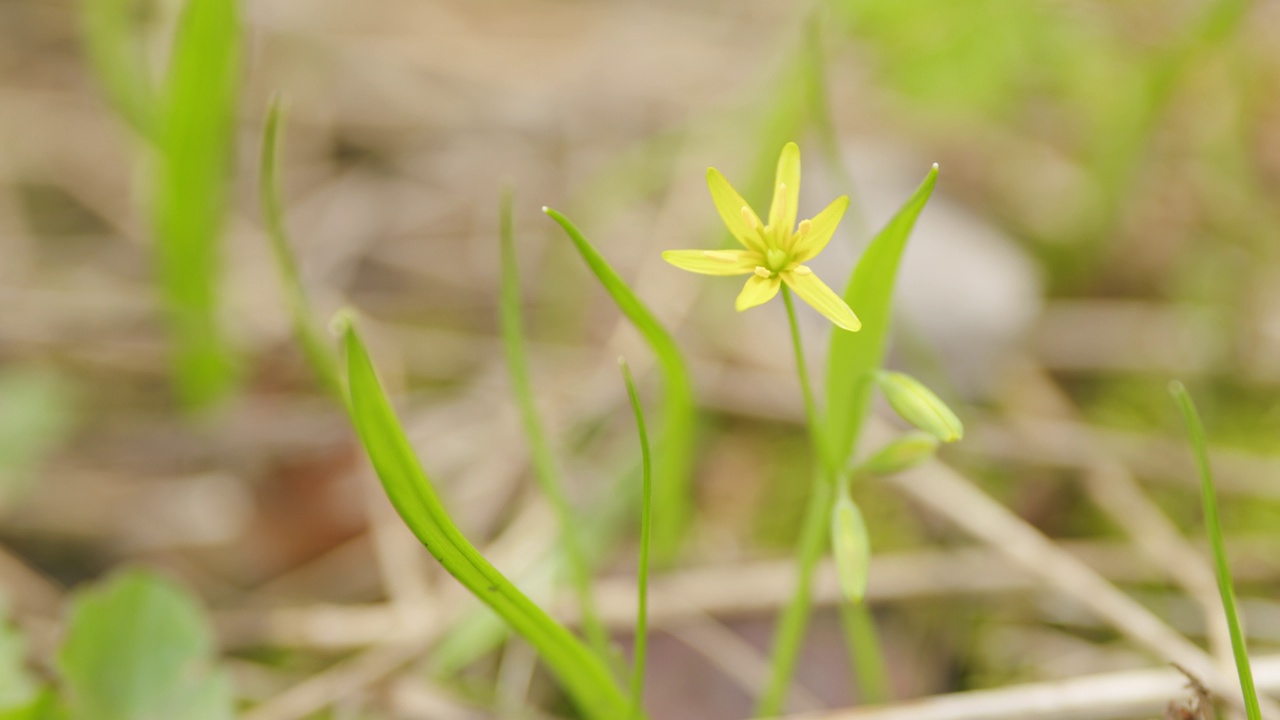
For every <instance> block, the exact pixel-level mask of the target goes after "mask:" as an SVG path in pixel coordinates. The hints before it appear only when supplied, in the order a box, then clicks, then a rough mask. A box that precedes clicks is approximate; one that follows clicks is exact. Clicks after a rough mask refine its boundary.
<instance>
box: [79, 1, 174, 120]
mask: <svg viewBox="0 0 1280 720" xmlns="http://www.w3.org/2000/svg"><path fill="white" fill-rule="evenodd" d="M138 5H139V3H138V1H137V0H85V2H84V3H83V8H84V10H83V15H82V17H81V24H82V30H83V33H84V42H85V49H86V50H87V51H88V54H89V60H90V64H91V65H92V66H93V69H94V70H95V71H96V72H97V74H98V81H99V82H101V83H102V87H103V90H104V91H105V92H106V94H107V99H108V100H109V101H110V102H111V104H112V105H114V106H115V108H116V111H117V112H119V113H120V114H121V116H123V117H124V119H125V121H126V122H128V123H129V124H130V125H131V126H133V129H134V130H135V131H136V132H137V133H138V134H139V135H141V136H143V137H146V138H152V137H154V136H155V134H156V125H157V122H156V102H155V90H154V89H153V88H152V87H151V83H150V81H149V79H148V78H149V77H150V74H151V73H150V68H148V67H147V62H146V57H145V55H144V53H143V50H142V43H141V42H139V40H138V38H137V37H136V35H137V32H138V28H137V23H136V19H137V15H138V12H137V10H138Z"/></svg>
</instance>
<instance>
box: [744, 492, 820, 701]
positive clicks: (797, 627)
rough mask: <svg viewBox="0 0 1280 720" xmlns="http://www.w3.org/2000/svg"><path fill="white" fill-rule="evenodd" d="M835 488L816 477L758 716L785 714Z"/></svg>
mask: <svg viewBox="0 0 1280 720" xmlns="http://www.w3.org/2000/svg"><path fill="white" fill-rule="evenodd" d="M834 490H835V488H834V487H833V486H832V484H831V483H829V482H825V481H824V480H823V479H822V478H821V477H815V482H814V483H813V491H812V493H811V494H810V495H809V506H808V508H806V509H805V514H804V522H803V524H802V525H801V530H800V542H799V544H798V546H797V547H796V588H795V593H794V594H793V595H792V596H791V602H789V603H787V607H786V609H785V610H783V611H782V617H781V618H780V619H779V620H778V629H777V631H776V632H775V633H774V637H773V655H772V657H771V658H770V663H769V684H768V685H767V686H766V687H765V691H764V694H763V695H761V696H760V700H759V702H758V703H757V705H756V715H757V716H759V717H773V716H775V715H779V714H781V713H782V711H783V705H784V704H785V703H786V699H787V691H788V689H789V688H790V685H791V676H792V674H793V673H794V672H795V667H796V660H797V659H798V658H799V656H800V645H801V643H802V642H803V640H804V633H805V630H806V629H808V626H809V601H810V593H811V589H812V587H813V571H814V569H815V568H816V567H817V565H818V559H819V558H820V557H821V556H822V546H823V541H824V540H826V530H827V520H828V517H829V516H830V514H831V503H832V500H833V498H834Z"/></svg>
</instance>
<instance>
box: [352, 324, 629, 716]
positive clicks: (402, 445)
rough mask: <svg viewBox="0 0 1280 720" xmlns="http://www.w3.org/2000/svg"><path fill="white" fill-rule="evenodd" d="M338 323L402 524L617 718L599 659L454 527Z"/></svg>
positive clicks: (617, 704)
mask: <svg viewBox="0 0 1280 720" xmlns="http://www.w3.org/2000/svg"><path fill="white" fill-rule="evenodd" d="M337 325H338V329H339V332H340V334H341V336H342V344H343V348H344V352H345V359H346V368H347V383H348V385H347V390H348V394H349V402H348V410H349V412H350V415H351V422H352V424H353V425H354V426H355V428H356V432H357V433H358V434H359V435H360V440H361V442H362V443H363V444H364V447H365V451H366V452H367V453H368V454H369V459H370V460H371V461H372V462H373V467H374V469H375V470H376V471H377V474H378V478H379V479H380V480H381V481H382V487H383V489H385V490H386V493H387V497H388V498H390V500H391V504H392V505H393V506H395V508H396V511H397V512H399V513H400V517H401V518H403V519H404V521H405V524H407V525H408V526H409V529H410V530H412V531H413V533H414V535H416V536H417V537H418V539H419V540H421V541H422V544H423V545H425V546H426V547H427V550H429V551H430V552H431V554H432V555H434V556H435V558H436V559H437V560H439V561H440V564H441V565H442V566H444V568H445V570H447V571H449V573H450V574H451V575H453V576H454V577H455V578H457V579H458V581H459V582H461V583H462V584H463V585H464V586H465V587H466V588H467V589H468V590H470V591H471V593H472V594H473V595H475V596H476V597H477V598H479V599H480V600H481V601H483V602H484V603H485V604H487V605H488V606H489V607H491V608H493V610H494V612H496V613H498V615H499V616H501V617H502V619H503V620H504V621H506V623H507V624H508V625H510V626H511V628H512V629H513V630H515V631H516V632H517V633H519V634H520V635H521V636H523V637H524V639H525V640H527V641H528V642H529V644H530V645H532V646H533V647H534V649H536V650H537V651H538V653H539V655H541V657H542V659H543V660H544V661H545V662H546V663H547V665H548V667H550V669H551V671H552V672H553V673H554V674H555V675H556V677H557V678H558V679H559V680H560V682H561V683H562V684H563V685H564V687H565V689H566V690H567V691H568V693H569V695H570V696H571V697H572V698H573V700H574V702H575V703H576V704H577V706H578V707H579V708H580V709H581V710H582V712H583V713H585V714H586V715H587V716H588V717H590V718H593V719H594V720H617V718H620V717H623V714H624V713H626V712H627V711H628V709H629V708H630V702H629V701H628V700H627V697H626V696H625V695H624V694H623V693H622V692H621V691H620V690H619V688H618V686H617V684H616V683H615V682H614V679H613V676H612V675H611V673H610V672H609V669H608V667H607V666H606V665H605V663H604V662H603V661H602V660H601V659H600V658H598V657H597V656H596V655H595V654H594V653H592V652H591V650H589V649H588V648H587V646H586V645H584V644H583V643H582V641H581V640H579V639H578V638H577V637H576V636H575V635H573V634H572V633H570V632H569V631H568V630H566V629H565V628H564V626H562V625H560V624H559V623H557V622H556V621H554V620H552V619H551V617H550V616H548V615H547V613H546V612H545V611H543V610H542V608H540V607H538V606H537V605H536V604H534V603H533V602H532V601H531V600H529V598H528V597H526V596H525V595H524V593H522V592H520V590H519V589H517V588H516V587H515V586H514V585H512V584H511V582H510V581H509V580H507V578H506V577H505V576H503V575H502V573H500V572H498V570H497V569H496V568H494V567H493V565H491V564H490V563H489V561H488V560H486V559H485V557H484V556H483V555H481V554H480V551H479V550H477V549H476V548H475V546H474V545H472V544H471V543H470V542H469V541H468V540H467V539H466V538H465V537H464V536H463V535H462V533H461V532H460V531H459V530H458V528H457V526H456V525H454V523H453V519H452V518H450V517H449V514H448V511H446V510H445V508H444V506H443V505H442V504H441V503H440V499H439V497H437V496H436V492H435V488H434V487H433V486H432V484H431V481H430V479H428V477H427V475H426V473H424V472H423V470H422V466H421V465H419V464H418V459H417V457H416V456H415V455H414V452H413V448H412V447H410V445H409V440H408V438H407V437H406V436H405V433H404V429H403V428H402V427H401V425H400V421H399V419H398V418H397V417H396V414H395V411H394V410H393V409H392V408H391V403H390V401H389V400H388V399H387V396H386V394H385V393H384V392H383V389H382V384H381V382H380V381H379V380H378V377H377V374H376V373H375V371H374V369H373V363H372V361H371V360H370V359H369V354H368V351H367V350H366V349H365V346H364V343H363V341H361V339H360V336H359V334H358V333H357V332H356V328H355V325H354V323H353V322H352V321H351V319H350V318H349V317H346V316H340V317H339V320H338V322H337Z"/></svg>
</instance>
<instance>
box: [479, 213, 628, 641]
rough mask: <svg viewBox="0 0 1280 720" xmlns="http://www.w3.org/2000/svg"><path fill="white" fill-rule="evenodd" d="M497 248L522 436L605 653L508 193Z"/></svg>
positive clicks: (587, 622)
mask: <svg viewBox="0 0 1280 720" xmlns="http://www.w3.org/2000/svg"><path fill="white" fill-rule="evenodd" d="M500 215H501V218H500V220H501V223H500V224H501V233H500V235H501V248H502V312H501V318H500V320H501V325H502V345H503V349H504V350H505V351H506V356H507V371H508V373H509V374H510V376H511V389H512V391H513V392H514V393H515V396H516V402H517V403H518V404H519V406H520V418H521V420H522V421H523V423H524V432H525V437H526V438H528V441H529V451H530V454H531V456H532V458H533V469H534V476H535V477H536V478H537V480H538V483H539V485H540V486H541V488H542V492H543V494H544V495H546V496H547V500H548V501H549V502H550V503H551V506H552V508H553V509H554V510H555V513H556V518H557V520H558V521H559V522H560V538H561V544H562V545H563V548H564V553H565V559H566V561H567V563H568V565H569V573H570V575H571V577H572V580H573V585H574V590H575V591H576V593H577V597H578V607H579V609H580V612H581V614H582V626H583V630H584V631H585V633H586V636H587V640H588V641H590V643H591V645H592V647H593V648H594V649H595V651H596V653H597V654H598V655H599V656H600V657H601V658H605V659H607V658H608V657H609V634H608V632H607V631H606V630H605V627H604V624H603V623H601V622H600V618H599V616H598V614H597V613H596V604H595V598H594V597H593V596H592V592H591V568H590V567H589V565H588V563H587V558H586V553H585V552H584V551H583V547H582V532H581V529H580V522H579V521H578V519H577V518H575V517H574V514H573V508H572V507H571V506H570V504H569V498H568V495H567V493H566V492H565V489H564V480H563V478H562V477H561V474H560V467H559V465H558V463H556V460H555V454H554V453H553V452H552V451H551V445H550V443H549V442H548V441H547V437H546V434H545V433H544V432H543V430H542V421H541V420H540V419H539V418H538V409H537V407H536V406H535V405H534V399H533V384H532V382H531V381H530V379H529V360H528V357H527V355H526V353H525V348H524V328H523V323H522V321H521V317H520V274H519V270H518V267H517V259H516V246H515V228H514V222H513V219H512V197H511V194H510V193H507V194H505V195H504V196H503V199H502V207H501V213H500Z"/></svg>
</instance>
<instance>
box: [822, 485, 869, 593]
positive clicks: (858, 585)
mask: <svg viewBox="0 0 1280 720" xmlns="http://www.w3.org/2000/svg"><path fill="white" fill-rule="evenodd" d="M831 554H832V555H833V556H834V558H835V563H836V577H837V578H838V579H839V581H840V594H841V595H843V596H844V599H845V600H847V601H849V602H851V603H861V602H862V599H863V598H864V597H866V595H867V571H868V569H869V566H870V565H871V540H870V539H869V538H868V537H867V524H866V523H865V522H863V520H862V512H861V511H860V510H858V506H857V505H855V504H854V503H853V501H852V500H850V499H849V498H848V497H846V496H845V495H843V494H842V495H841V496H840V498H839V499H838V500H836V504H835V506H834V507H833V508H832V509H831Z"/></svg>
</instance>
